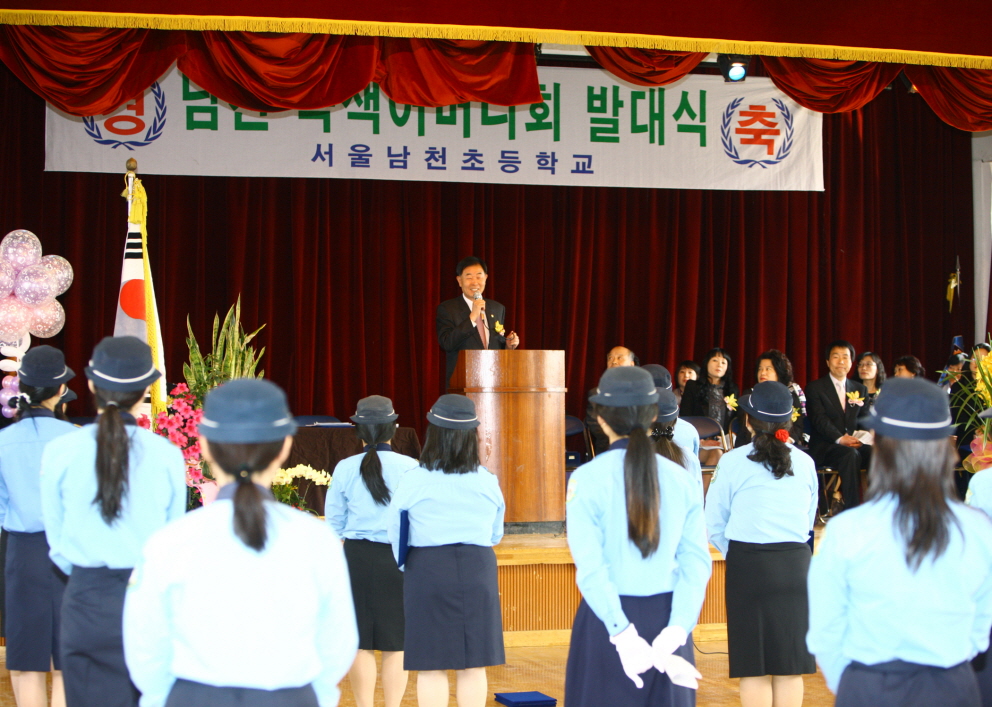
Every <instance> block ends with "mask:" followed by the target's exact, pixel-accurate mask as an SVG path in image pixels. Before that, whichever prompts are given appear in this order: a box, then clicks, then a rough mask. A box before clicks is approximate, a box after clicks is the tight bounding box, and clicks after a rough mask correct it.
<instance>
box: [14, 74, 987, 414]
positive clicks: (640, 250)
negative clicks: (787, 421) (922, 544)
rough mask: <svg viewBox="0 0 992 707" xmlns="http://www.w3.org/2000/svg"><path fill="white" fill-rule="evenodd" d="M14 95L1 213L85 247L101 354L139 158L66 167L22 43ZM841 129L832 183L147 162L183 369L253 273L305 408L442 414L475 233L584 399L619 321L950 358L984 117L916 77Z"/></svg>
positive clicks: (634, 326)
mask: <svg viewBox="0 0 992 707" xmlns="http://www.w3.org/2000/svg"><path fill="white" fill-rule="evenodd" d="M0 96H2V98H3V106H4V116H3V120H2V121H0V165H2V169H0V231H2V232H6V231H9V230H12V229H14V228H27V229H30V230H32V231H34V232H35V233H37V234H38V235H39V236H40V237H41V239H42V243H43V244H44V248H45V252H46V253H58V254H61V255H64V256H66V257H67V258H69V260H70V261H71V262H72V264H73V265H74V267H75V269H76V282H75V284H74V286H73V287H72V289H70V290H69V292H68V293H67V294H66V296H65V297H64V302H65V307H66V310H67V315H68V324H67V326H66V329H65V332H64V333H63V334H61V335H60V336H58V337H56V338H55V339H54V340H52V342H51V343H53V344H54V345H56V346H62V347H64V348H65V350H66V353H67V358H68V361H69V365H70V366H72V367H73V368H74V369H75V370H76V371H78V372H80V374H81V372H82V368H83V366H84V365H85V364H86V361H87V358H88V356H89V353H90V351H91V350H92V347H93V345H94V344H95V343H96V342H97V341H98V340H99V339H100V338H101V337H102V336H104V335H106V334H109V333H110V332H111V331H112V329H113V319H114V311H115V298H116V297H117V289H118V285H119V278H120V267H121V252H122V249H123V242H124V231H125V224H124V218H125V205H124V200H123V199H121V198H120V196H119V194H120V193H121V190H122V189H123V187H124V180H123V177H122V176H117V175H100V174H73V173H45V172H44V171H43V167H44V105H43V103H42V101H41V99H39V98H38V97H36V96H35V95H34V94H33V93H31V92H30V91H29V90H28V89H27V88H26V87H25V86H24V85H23V84H21V83H20V82H19V81H18V80H17V79H16V78H14V77H13V76H12V75H11V73H10V72H9V71H8V70H7V69H6V68H5V67H0ZM823 131H824V132H823V140H824V163H825V172H824V178H825V184H826V191H824V192H819V193H816V192H792V193H775V192H722V191H689V190H651V189H619V188H589V187H551V186H516V185H495V184H475V185H466V184H438V183H430V184H428V183H418V182H390V181H352V180H322V179H288V178H257V179H252V178H216V177H181V176H170V177H158V176H151V175H150V176H148V177H147V178H146V179H145V186H146V188H147V190H148V193H149V198H150V223H149V234H150V240H149V242H150V253H151V258H152V267H153V270H154V275H155V285H156V288H157V293H158V301H159V303H160V307H161V319H162V328H163V334H164V337H165V341H166V346H167V365H168V368H169V372H170V378H171V379H173V380H176V379H178V378H179V376H180V371H181V366H182V363H183V361H184V360H185V359H186V355H187V350H186V345H185V342H184V336H185V325H186V315H187V314H189V315H190V316H191V320H192V323H193V327H194V329H195V331H196V332H197V334H198V336H199V337H200V338H201V341H202V340H203V339H205V338H207V337H208V336H209V326H210V321H211V318H212V317H213V314H214V312H216V311H221V312H223V311H224V310H226V309H227V307H228V306H229V305H230V304H231V303H233V302H234V300H235V298H236V297H237V295H238V294H239V293H241V294H242V316H243V319H244V322H245V324H246V326H248V327H254V326H257V325H259V324H262V323H265V324H266V325H267V326H266V328H265V329H264V330H263V332H262V334H261V335H260V337H259V343H260V344H262V345H264V346H266V347H267V351H266V354H265V358H264V360H263V365H264V368H265V370H266V372H267V375H268V376H269V377H270V378H272V379H273V380H275V381H276V382H278V383H280V384H282V385H283V386H285V387H286V388H287V390H288V391H289V396H290V400H291V403H292V406H293V409H294V411H296V412H297V413H301V414H303V413H324V412H328V413H332V414H336V415H338V416H339V417H345V416H346V415H349V414H351V413H352V412H353V410H354V405H355V402H356V400H357V399H358V398H360V397H362V396H365V395H369V394H373V393H379V394H385V395H389V396H391V397H392V398H393V399H394V401H395V403H396V407H397V409H398V410H399V411H400V413H401V417H400V422H401V424H404V425H412V426H416V427H418V428H421V429H422V428H423V419H424V417H423V416H424V414H425V412H426V410H427V408H428V407H429V405H430V404H431V403H432V402H433V400H434V399H435V398H436V396H437V394H438V393H439V392H440V391H441V386H442V376H443V370H444V358H443V354H442V352H441V351H440V349H439V348H438V346H437V342H436V338H435V330H434V311H435V307H436V305H437V303H438V302H439V301H441V300H442V299H446V298H449V297H453V296H456V295H457V294H458V290H457V288H456V283H455V279H454V275H455V274H454V272H453V270H454V264H455V263H456V262H457V261H458V259H459V258H460V257H461V256H463V255H465V254H469V253H476V254H478V255H480V256H483V257H484V258H486V259H487V260H488V262H489V266H490V280H489V286H488V288H487V291H486V294H487V295H488V296H490V297H492V298H494V299H497V300H499V301H501V302H503V303H504V304H505V305H506V306H507V310H508V312H509V314H508V317H507V322H506V324H507V326H508V327H509V328H512V329H514V330H516V331H517V332H519V333H520V336H521V341H522V344H523V346H526V347H529V348H548V349H554V348H563V349H565V351H566V370H567V376H568V381H567V382H568V387H569V396H568V410H569V411H571V412H573V413H580V411H581V410H582V409H583V406H584V393H585V391H586V390H587V389H588V388H589V387H591V386H592V385H594V383H595V381H596V380H597V379H598V376H599V374H600V373H601V372H602V368H603V366H604V362H605V357H606V351H607V350H608V349H609V348H610V347H611V346H613V345H615V344H625V345H627V346H630V347H631V348H633V349H634V350H635V351H636V352H637V353H638V354H639V355H640V357H641V360H642V361H643V362H644V363H650V362H661V363H664V364H666V365H669V366H672V365H674V364H675V363H676V362H677V361H678V360H680V359H683V358H689V357H698V356H701V355H702V354H703V353H704V352H705V351H706V350H707V349H709V348H710V347H712V346H714V345H722V346H725V347H726V348H728V349H729V350H730V351H731V352H732V353H733V356H734V368H735V371H736V373H737V379H738V381H739V382H740V383H741V384H744V385H747V384H750V382H751V378H752V375H751V372H752V366H753V358H754V356H755V355H756V354H758V353H759V352H760V351H761V350H763V349H765V348H768V347H778V348H781V349H783V350H785V351H786V352H787V353H788V354H789V355H790V357H791V358H792V360H793V363H794V364H795V366H796V370H797V372H798V378H799V380H800V382H803V383H805V382H806V381H808V380H810V379H811V378H813V377H818V376H820V375H822V374H823V363H822V355H821V351H820V349H821V347H822V345H823V344H824V343H825V342H826V341H827V340H829V339H831V338H833V337H835V336H844V337H848V338H850V339H851V340H852V341H853V342H854V344H855V346H856V347H857V348H858V350H859V351H861V350H865V349H869V348H870V349H872V350H876V351H878V352H880V353H881V355H882V356H883V358H884V359H885V361H886V362H890V361H891V360H892V358H894V357H895V356H898V355H901V354H904V353H914V354H916V355H918V356H920V358H921V359H922V360H923V361H924V364H925V365H926V367H927V369H928V370H930V371H932V370H934V369H935V368H936V367H938V366H940V365H942V363H943V360H944V358H945V357H946V355H947V353H948V347H949V342H950V339H951V336H952V335H954V334H958V333H962V334H965V335H966V336H967V335H968V334H969V333H970V332H971V331H972V329H973V323H972V316H973V312H974V307H973V304H972V301H971V300H972V298H971V295H970V289H969V288H970V283H968V282H967V281H966V282H965V291H964V293H963V294H964V296H963V297H962V298H961V300H960V301H959V302H958V301H956V302H955V305H954V312H953V314H948V312H947V303H946V301H945V300H944V291H945V290H944V288H945V285H946V281H947V275H948V273H950V272H951V271H952V270H953V268H954V259H955V256H957V255H960V257H961V270H962V272H963V273H971V272H973V268H972V263H973V260H972V251H973V244H972V209H971V188H970V179H971V169H970V152H969V150H970V136H969V135H968V134H966V133H963V132H959V131H957V130H955V129H954V128H951V127H948V126H947V125H945V124H944V123H942V122H941V121H940V120H939V119H938V118H936V117H935V115H934V114H933V111H931V110H930V109H929V108H927V106H926V105H925V104H924V102H923V101H922V99H920V97H919V96H914V95H908V94H906V93H905V92H904V91H903V90H902V89H896V90H892V91H884V92H883V93H882V94H881V95H880V96H879V98H877V99H876V100H875V101H873V102H871V103H870V104H868V105H867V106H866V107H865V108H863V109H860V110H858V111H854V112H851V113H844V114H837V115H825V116H824V117H823ZM127 156H128V155H127V154H126V153H122V154H121V168H122V173H123V166H124V161H125V159H126V158H127ZM74 387H75V388H76V389H77V390H78V391H79V392H80V393H82V392H83V391H84V383H83V382H82V381H77V382H75V383H74ZM82 397H84V398H85V396H82ZM74 405H77V406H79V407H77V408H75V409H74V410H73V412H75V413H76V414H83V413H84V412H85V408H84V405H83V403H82V402H80V403H74Z"/></svg>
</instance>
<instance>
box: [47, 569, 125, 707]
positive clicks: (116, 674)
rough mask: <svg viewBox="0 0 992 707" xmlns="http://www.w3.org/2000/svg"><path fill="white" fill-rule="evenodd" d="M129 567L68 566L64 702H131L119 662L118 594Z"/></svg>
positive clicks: (80, 706)
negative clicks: (119, 568)
mask: <svg viewBox="0 0 992 707" xmlns="http://www.w3.org/2000/svg"><path fill="white" fill-rule="evenodd" d="M130 576H131V570H129V569H121V570H112V569H108V568H106V567H73V568H72V574H70V575H69V584H68V585H67V586H66V589H65V598H64V600H63V602H62V679H63V681H64V682H65V697H66V704H67V706H68V707H136V706H137V704H138V695H139V693H138V690H137V688H136V687H135V686H134V684H133V683H132V682H131V677H130V675H129V673H128V671H127V664H126V663H125V662H124V637H123V616H124V593H125V592H126V591H127V582H128V579H129V578H130Z"/></svg>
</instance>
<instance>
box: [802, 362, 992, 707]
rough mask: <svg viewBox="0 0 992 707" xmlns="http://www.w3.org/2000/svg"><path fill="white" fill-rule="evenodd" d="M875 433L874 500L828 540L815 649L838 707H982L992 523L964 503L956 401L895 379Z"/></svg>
mask: <svg viewBox="0 0 992 707" xmlns="http://www.w3.org/2000/svg"><path fill="white" fill-rule="evenodd" d="M865 425H866V426H867V427H869V429H873V430H874V431H875V449H874V452H873V453H872V458H871V470H870V472H869V474H868V478H869V480H870V483H869V487H868V495H867V499H866V502H865V503H863V504H862V505H860V506H858V507H857V508H854V509H852V510H849V511H846V512H845V513H843V514H842V515H840V516H837V517H835V518H833V519H831V520H830V523H829V524H828V525H827V528H826V530H825V531H824V534H823V537H822V538H821V540H820V545H819V547H818V548H817V554H816V556H815V557H814V558H813V562H812V565H811V566H810V572H809V601H810V627H809V635H808V636H807V639H806V642H807V644H808V645H809V649H810V651H811V652H812V653H813V654H814V655H815V656H816V660H817V662H818V663H819V664H820V668H821V669H822V670H823V674H824V677H826V679H827V686H828V687H829V688H830V689H831V690H832V691H833V692H835V693H836V694H837V702H836V704H837V706H838V707H855V706H860V705H866V706H867V705H871V706H872V707H888V706H889V705H892V706H893V707H894V706H896V705H898V706H899V707H914V706H916V705H918V706H919V707H924V706H927V707H929V706H930V705H941V707H959V706H960V707H966V706H967V707H977V706H978V705H979V704H981V698H980V696H979V689H978V685H977V683H976V680H975V674H974V671H973V669H972V666H971V663H970V661H971V659H972V658H974V657H975V656H976V655H977V654H978V653H980V652H981V651H984V650H986V649H987V648H988V645H989V631H990V629H992V522H990V521H989V519H988V517H987V516H986V515H985V514H984V513H981V512H979V511H977V510H975V509H973V508H968V507H967V506H965V505H964V504H962V503H960V502H959V501H958V500H957V496H956V492H955V487H954V481H953V472H954V466H955V464H956V463H957V455H956V453H955V450H954V446H953V444H952V442H951V440H950V439H949V436H950V435H952V434H954V425H953V421H952V419H951V412H950V409H949V407H948V403H947V393H945V392H943V391H942V390H941V389H940V388H938V387H937V386H936V385H935V384H934V383H931V382H929V381H927V380H924V379H922V378H907V379H898V378H893V379H889V380H887V381H886V383H885V389H884V391H883V392H882V394H880V395H879V396H878V400H877V401H876V402H875V405H874V407H873V408H872V410H871V414H870V415H869V416H868V417H867V418H866V419H865ZM983 473H984V472H983Z"/></svg>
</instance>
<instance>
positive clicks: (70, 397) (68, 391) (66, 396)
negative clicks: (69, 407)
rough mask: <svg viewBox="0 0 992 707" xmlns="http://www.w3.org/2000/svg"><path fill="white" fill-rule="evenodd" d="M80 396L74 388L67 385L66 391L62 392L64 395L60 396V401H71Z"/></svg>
mask: <svg viewBox="0 0 992 707" xmlns="http://www.w3.org/2000/svg"><path fill="white" fill-rule="evenodd" d="M78 399H79V396H78V395H76V394H75V393H73V392H72V388H70V387H69V386H66V388H65V392H64V393H62V397H61V398H59V402H60V403H71V402H72V401H73V400H78Z"/></svg>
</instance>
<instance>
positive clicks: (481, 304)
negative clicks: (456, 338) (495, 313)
mask: <svg viewBox="0 0 992 707" xmlns="http://www.w3.org/2000/svg"><path fill="white" fill-rule="evenodd" d="M472 299H473V300H474V302H472V314H471V315H470V317H471V319H472V323H473V324H475V323H476V322H478V321H479V316H481V314H482V313H483V312H485V311H486V301H485V300H484V299H482V293H481V292H473V293H472Z"/></svg>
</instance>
